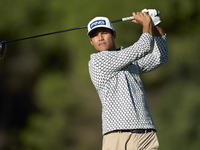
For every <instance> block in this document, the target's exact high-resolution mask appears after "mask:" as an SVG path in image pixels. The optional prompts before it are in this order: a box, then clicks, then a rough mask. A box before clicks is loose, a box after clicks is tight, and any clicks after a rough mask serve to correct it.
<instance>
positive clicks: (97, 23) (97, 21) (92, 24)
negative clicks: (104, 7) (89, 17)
mask: <svg viewBox="0 0 200 150" xmlns="http://www.w3.org/2000/svg"><path fill="white" fill-rule="evenodd" d="M98 25H106V21H105V20H96V21H94V22H92V23H91V24H90V28H91V29H92V28H94V27H95V26H98Z"/></svg>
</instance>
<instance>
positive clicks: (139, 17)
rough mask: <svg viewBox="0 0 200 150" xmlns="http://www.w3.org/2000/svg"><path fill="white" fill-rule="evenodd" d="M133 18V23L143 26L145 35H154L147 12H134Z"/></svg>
mask: <svg viewBox="0 0 200 150" xmlns="http://www.w3.org/2000/svg"><path fill="white" fill-rule="evenodd" d="M133 17H134V20H132V22H133V23H137V24H141V25H142V26H143V33H149V34H151V35H152V24H151V18H150V16H149V15H148V14H147V13H146V12H144V13H142V12H137V13H135V12H133Z"/></svg>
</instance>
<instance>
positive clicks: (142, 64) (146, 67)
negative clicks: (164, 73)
mask: <svg viewBox="0 0 200 150" xmlns="http://www.w3.org/2000/svg"><path fill="white" fill-rule="evenodd" d="M168 59H169V57H168V46H167V40H166V34H165V35H164V36H162V37H154V48H153V51H152V53H149V54H148V55H146V56H145V57H143V58H141V59H140V60H138V61H137V64H138V66H139V72H140V74H142V73H146V72H149V71H152V70H154V69H156V68H157V67H159V66H160V65H162V64H164V63H166V62H167V61H168Z"/></svg>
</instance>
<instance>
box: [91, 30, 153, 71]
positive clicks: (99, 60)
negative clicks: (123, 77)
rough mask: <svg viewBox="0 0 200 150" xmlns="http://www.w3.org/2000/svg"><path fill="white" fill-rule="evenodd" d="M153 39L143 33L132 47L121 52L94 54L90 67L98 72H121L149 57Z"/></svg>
mask: <svg viewBox="0 0 200 150" xmlns="http://www.w3.org/2000/svg"><path fill="white" fill-rule="evenodd" d="M152 44H153V37H152V36H151V35H150V34H148V33H143V34H142V35H141V37H140V38H139V40H138V41H137V42H136V43H134V44H133V45H132V46H130V47H128V48H125V49H123V50H120V51H102V52H99V53H97V54H92V55H91V59H90V62H89V67H95V70H96V71H98V72H101V73H102V72H103V73H104V74H106V73H112V72H115V71H118V70H121V69H122V68H124V67H125V66H127V65H129V64H131V63H132V62H134V61H136V60H139V59H140V58H142V57H144V56H145V55H147V54H148V53H149V52H150V50H151V47H152Z"/></svg>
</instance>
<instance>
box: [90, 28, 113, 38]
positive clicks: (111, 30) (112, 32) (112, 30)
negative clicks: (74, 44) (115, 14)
mask: <svg viewBox="0 0 200 150" xmlns="http://www.w3.org/2000/svg"><path fill="white" fill-rule="evenodd" d="M107 29H109V28H107ZM109 30H110V32H111V34H112V35H114V31H113V30H111V29H109ZM92 33H93V31H92V32H90V34H89V37H90V38H91V37H92Z"/></svg>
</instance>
